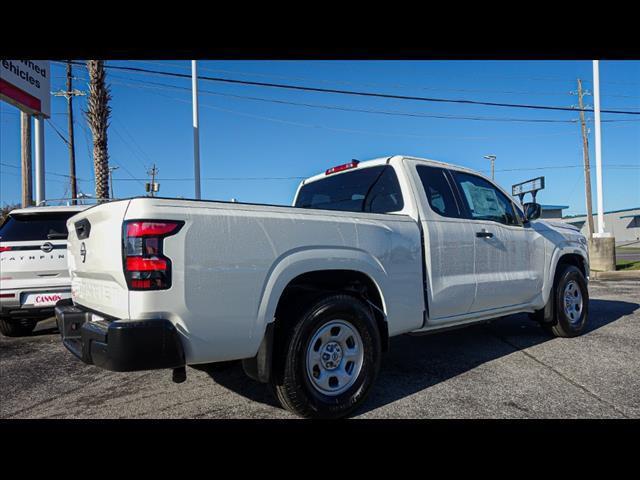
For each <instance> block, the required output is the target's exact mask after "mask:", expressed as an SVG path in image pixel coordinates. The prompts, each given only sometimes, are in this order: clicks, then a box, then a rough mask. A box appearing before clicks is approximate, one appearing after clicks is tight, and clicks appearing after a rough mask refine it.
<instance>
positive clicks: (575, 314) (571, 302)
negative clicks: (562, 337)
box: [564, 280, 582, 324]
mask: <svg viewBox="0 0 640 480" xmlns="http://www.w3.org/2000/svg"><path fill="white" fill-rule="evenodd" d="M564 314H565V315H566V316H567V318H568V319H569V321H570V322H571V323H572V324H576V323H578V322H579V321H580V317H581V316H582V292H581V291H580V287H579V286H578V284H577V283H576V282H575V281H574V280H571V281H570V282H569V283H567V284H566V285H565V287H564Z"/></svg>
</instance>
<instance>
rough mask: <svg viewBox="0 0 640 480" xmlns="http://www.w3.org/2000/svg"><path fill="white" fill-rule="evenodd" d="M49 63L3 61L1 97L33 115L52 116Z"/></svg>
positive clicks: (45, 61) (38, 61)
mask: <svg viewBox="0 0 640 480" xmlns="http://www.w3.org/2000/svg"><path fill="white" fill-rule="evenodd" d="M50 80H51V70H50V66H49V61H48V60H0V98H1V99H2V100H6V101H7V102H9V103H11V104H13V105H15V106H16V107H18V108H19V109H20V110H23V111H25V112H27V113H30V114H32V115H44V116H45V117H49V116H51V92H50V90H51V81H50Z"/></svg>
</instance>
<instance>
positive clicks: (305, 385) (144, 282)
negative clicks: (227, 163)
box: [56, 156, 589, 418]
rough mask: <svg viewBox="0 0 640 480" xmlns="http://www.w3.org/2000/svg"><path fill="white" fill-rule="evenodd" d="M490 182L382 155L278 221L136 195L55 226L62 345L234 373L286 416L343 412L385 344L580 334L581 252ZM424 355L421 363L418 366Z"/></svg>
mask: <svg viewBox="0 0 640 480" xmlns="http://www.w3.org/2000/svg"><path fill="white" fill-rule="evenodd" d="M539 215H540V206H539V205H537V204H535V203H532V204H525V205H524V211H523V210H521V208H520V207H519V206H518V205H516V203H515V202H514V201H513V200H512V199H511V198H510V197H509V195H507V194H506V193H505V192H504V191H503V190H502V189H501V188H500V187H498V186H496V185H495V184H494V183H492V182H491V181H490V180H489V179H487V178H486V177H484V176H482V175H480V174H478V173H475V172H473V171H471V170H469V169H466V168H462V167H457V166H454V165H450V164H446V163H441V162H436V161H431V160H423V159H418V158H412V157H407V156H393V157H388V158H380V159H376V160H371V161H366V162H357V161H352V162H350V163H348V164H345V165H340V166H338V167H333V168H330V169H329V170H327V171H326V172H324V173H322V174H319V175H316V176H314V177H311V178H309V179H307V180H304V181H303V182H302V183H301V184H300V186H299V188H298V191H297V193H296V197H295V200H294V203H293V206H292V207H286V206H271V205H253V204H243V203H226V202H218V201H195V200H182V199H170V198H149V197H146V198H133V199H128V200H121V201H115V202H111V203H107V204H102V205H99V206H95V207H92V208H90V209H88V210H86V211H84V212H82V213H80V214H78V215H76V216H74V217H72V218H71V219H70V220H69V222H68V228H69V232H70V233H69V268H70V273H71V278H72V299H71V300H67V301H61V302H59V303H58V305H57V307H56V316H57V318H58V322H59V326H60V331H61V334H62V337H63V341H64V344H65V345H66V346H67V348H68V349H69V350H71V352H73V353H74V354H75V355H77V356H78V357H80V358H81V359H82V360H83V361H85V362H87V363H93V364H95V365H97V366H99V367H102V368H106V369H109V370H114V371H131V370H141V369H154V368H172V369H174V380H176V381H183V380H184V379H185V377H186V373H185V368H184V367H185V365H194V364H201V363H212V362H222V361H228V360H237V359H242V364H243V367H244V370H245V372H246V373H247V374H248V375H249V376H251V377H252V378H254V379H256V380H259V381H262V382H265V383H269V384H270V385H272V386H273V389H274V391H275V394H276V395H277V397H278V399H279V400H280V402H281V403H282V405H283V406H284V407H286V408H288V409H290V410H292V411H293V412H296V413H298V414H299V415H302V416H305V417H323V418H327V417H332V418H335V417H342V416H346V415H349V414H350V413H351V412H353V411H354V409H356V408H357V407H358V406H359V405H360V404H361V403H362V402H363V400H364V399H365V397H366V395H367V393H368V392H369V390H370V388H371V386H372V384H373V383H374V381H375V379H376V376H377V374H378V370H379V368H380V362H381V354H382V353H383V352H384V351H385V350H386V349H387V348H388V339H389V337H392V336H395V335H400V334H403V333H414V334H422V333H431V332H436V331H439V330H444V329H448V328H452V327H459V326H462V325H469V324H472V323H476V322H484V321H487V320H490V319H492V318H496V317H500V316H504V315H509V314H514V313H518V312H528V313H530V314H531V316H532V317H534V318H535V319H537V320H538V321H540V322H541V323H542V324H543V325H544V327H545V328H546V329H548V330H549V331H550V332H552V333H553V334H555V335H557V336H561V337H571V336H575V335H578V334H580V333H581V331H582V330H583V329H584V328H585V323H586V321H587V314H588V290H587V278H588V275H589V266H588V257H587V243H586V240H585V238H584V236H583V235H581V234H580V233H579V232H578V231H577V230H576V229H574V228H573V227H570V226H564V225H561V224H560V225H552V224H550V223H548V222H544V221H540V220H536V218H537V217H538V216H539ZM428 354H429V352H425V355H428Z"/></svg>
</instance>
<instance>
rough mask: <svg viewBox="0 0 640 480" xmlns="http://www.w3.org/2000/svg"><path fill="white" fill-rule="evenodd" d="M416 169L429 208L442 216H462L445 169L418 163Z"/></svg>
mask: <svg viewBox="0 0 640 480" xmlns="http://www.w3.org/2000/svg"><path fill="white" fill-rule="evenodd" d="M416 171H417V172H418V176H419V177H420V182H421V183H422V187H423V189H424V194H425V196H426V197H427V202H429V206H430V207H431V210H433V211H434V212H436V213H437V214H438V215H440V216H443V217H452V218H462V217H463V215H462V211H461V208H460V205H458V201H457V200H456V197H455V194H454V193H453V189H452V188H451V184H450V182H449V178H448V177H447V175H446V173H445V170H444V169H443V168H440V167H432V166H428V165H418V166H416Z"/></svg>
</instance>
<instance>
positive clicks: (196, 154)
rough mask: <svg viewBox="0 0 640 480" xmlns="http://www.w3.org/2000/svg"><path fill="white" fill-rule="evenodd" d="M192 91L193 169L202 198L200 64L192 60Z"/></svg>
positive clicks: (198, 191) (197, 193) (196, 187)
mask: <svg viewBox="0 0 640 480" xmlns="http://www.w3.org/2000/svg"><path fill="white" fill-rule="evenodd" d="M191 93H192V103H193V170H194V177H195V194H196V200H200V132H199V131H198V123H199V122H198V66H197V64H196V61H195V60H191Z"/></svg>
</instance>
